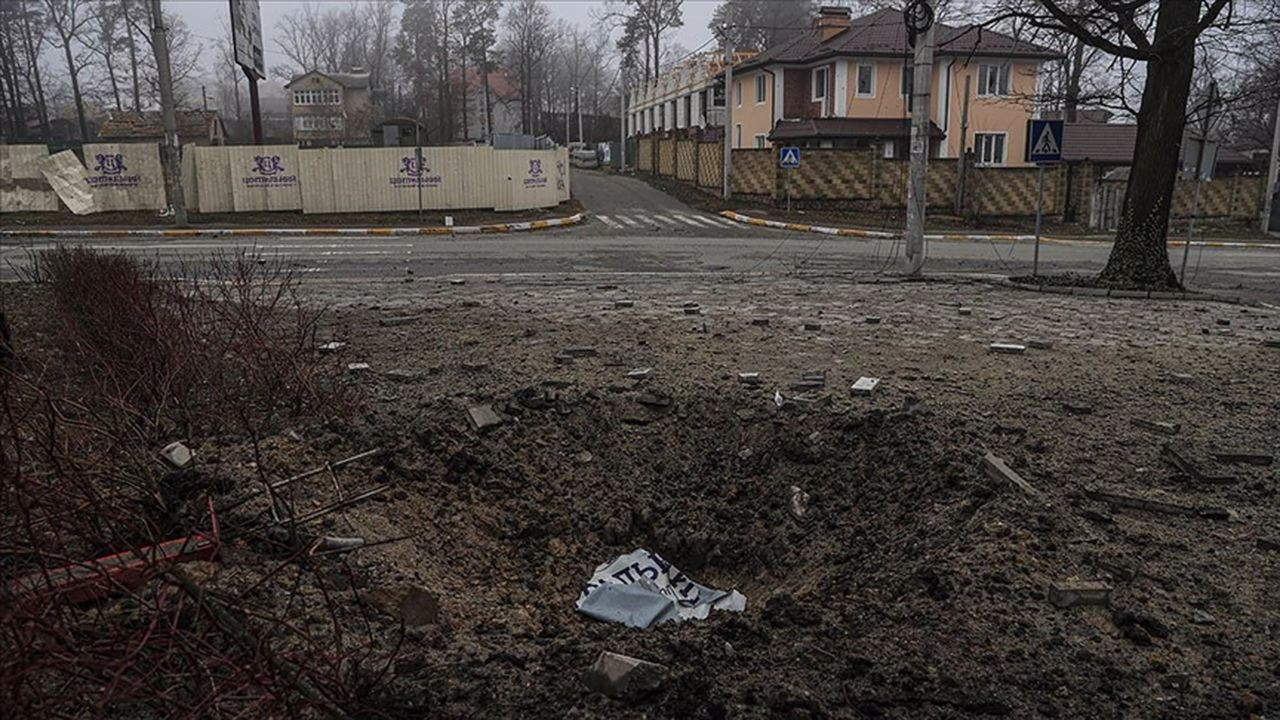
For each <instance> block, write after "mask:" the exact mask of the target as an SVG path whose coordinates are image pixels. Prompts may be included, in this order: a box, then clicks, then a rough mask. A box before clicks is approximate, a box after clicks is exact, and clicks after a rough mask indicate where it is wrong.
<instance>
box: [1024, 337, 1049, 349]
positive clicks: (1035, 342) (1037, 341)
mask: <svg viewBox="0 0 1280 720" xmlns="http://www.w3.org/2000/svg"><path fill="white" fill-rule="evenodd" d="M1027 347H1029V348H1031V349H1032V350H1052V349H1053V341H1052V340H1043V339H1041V338H1028V339H1027Z"/></svg>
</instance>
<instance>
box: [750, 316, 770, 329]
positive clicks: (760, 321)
mask: <svg viewBox="0 0 1280 720" xmlns="http://www.w3.org/2000/svg"><path fill="white" fill-rule="evenodd" d="M751 324H752V325H755V326H756V327H769V318H753V319H752V320H751Z"/></svg>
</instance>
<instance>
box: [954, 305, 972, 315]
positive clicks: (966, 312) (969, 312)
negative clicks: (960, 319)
mask: <svg viewBox="0 0 1280 720" xmlns="http://www.w3.org/2000/svg"><path fill="white" fill-rule="evenodd" d="M956 312H957V313H959V314H961V315H972V314H973V308H971V307H963V306H962V307H959V308H956Z"/></svg>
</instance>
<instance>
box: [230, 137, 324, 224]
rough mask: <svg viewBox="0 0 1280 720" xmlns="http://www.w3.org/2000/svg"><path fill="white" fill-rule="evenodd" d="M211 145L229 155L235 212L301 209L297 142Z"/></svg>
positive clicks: (232, 199) (232, 200)
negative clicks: (228, 145) (256, 144)
mask: <svg viewBox="0 0 1280 720" xmlns="http://www.w3.org/2000/svg"><path fill="white" fill-rule="evenodd" d="M211 149H213V150H217V151H219V152H222V153H224V154H226V155H227V170H228V172H229V173H230V177H229V180H230V183H229V184H230V186H231V202H232V205H233V206H234V209H235V211H236V212H244V211H252V210H301V209H302V185H301V183H300V182H299V178H300V177H301V175H300V174H299V167H298V148H297V146H296V145H263V146H256V147H255V146H252V145H247V146H232V147H220V148H211Z"/></svg>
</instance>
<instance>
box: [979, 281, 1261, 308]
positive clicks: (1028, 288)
mask: <svg viewBox="0 0 1280 720" xmlns="http://www.w3.org/2000/svg"><path fill="white" fill-rule="evenodd" d="M986 282H989V283H991V284H992V285H997V286H999V287H1006V288H1012V289H1014V290H1021V291H1023V292H1037V293H1047V294H1054V295H1075V296H1078V297H1100V298H1111V299H1114V300H1166V301H1173V302H1216V303H1225V304H1228V305H1247V306H1249V307H1266V303H1262V302H1256V301H1253V300H1246V299H1244V298H1242V297H1239V296H1237V295H1220V294H1218V293H1198V292H1176V291H1163V290H1121V289H1117V288H1102V287H1084V286H1075V285H1032V284H1030V283H1021V282H1015V281H1013V280H1010V279H1009V278H1000V279H998V280H988V281H986Z"/></svg>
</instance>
